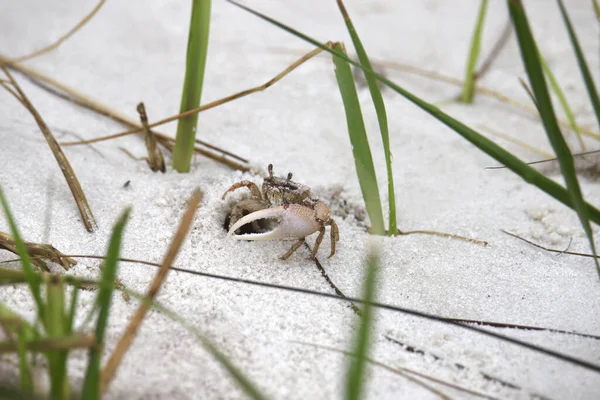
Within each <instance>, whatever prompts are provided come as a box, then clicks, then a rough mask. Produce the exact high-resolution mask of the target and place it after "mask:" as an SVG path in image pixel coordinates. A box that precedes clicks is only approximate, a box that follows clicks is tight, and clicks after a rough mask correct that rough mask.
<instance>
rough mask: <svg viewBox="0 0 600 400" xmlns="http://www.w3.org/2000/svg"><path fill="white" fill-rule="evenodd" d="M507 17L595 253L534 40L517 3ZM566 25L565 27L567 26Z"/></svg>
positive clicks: (599, 267) (510, 0)
mask: <svg viewBox="0 0 600 400" xmlns="http://www.w3.org/2000/svg"><path fill="white" fill-rule="evenodd" d="M508 6H509V10H510V16H511V19H512V21H513V25H514V27H515V31H516V35H517V41H518V43H519V48H520V50H521V58H522V59H523V64H524V65H525V69H526V71H527V76H528V77H529V83H530V85H531V90H532V92H533V96H534V99H535V104H536V107H537V109H538V111H539V113H540V116H541V117H542V124H543V125H544V129H545V131H546V135H547V136H548V139H549V141H550V144H551V145H552V148H553V149H554V153H555V154H556V157H557V159H558V162H559V165H560V171H561V173H562V175H563V178H564V179H565V182H566V184H567V192H568V194H569V197H570V198H571V204H572V205H573V209H574V210H575V211H576V212H577V215H578V216H579V220H580V221H581V225H582V226H583V230H584V231H585V233H586V235H587V237H588V240H589V242H590V248H591V249H592V253H593V254H594V255H595V254H596V246H595V244H594V234H593V232H592V226H591V225H590V217H589V212H588V209H587V207H586V203H585V200H584V199H583V194H582V193H581V188H580V186H579V180H578V179H577V173H576V171H575V163H574V161H573V155H572V154H571V151H570V150H569V146H567V142H566V141H565V139H564V137H563V135H562V132H561V130H560V127H559V126H558V122H557V120H556V115H555V114H554V107H553V106H552V100H551V99H550V93H549V92H548V87H547V86H546V80H545V78H544V72H543V69H542V62H541V61H540V55H539V54H540V53H539V51H538V48H537V45H536V42H535V39H534V38H533V34H532V33H531V30H530V28H529V22H528V19H527V14H526V12H525V9H524V7H523V5H522V3H521V1H520V0H508ZM567 25H568V24H567ZM594 262H595V263H596V269H597V270H598V274H599V276H600V265H599V264H598V259H597V258H596V257H594Z"/></svg>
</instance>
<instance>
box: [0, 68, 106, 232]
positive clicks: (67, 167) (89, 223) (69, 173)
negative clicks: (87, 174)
mask: <svg viewBox="0 0 600 400" xmlns="http://www.w3.org/2000/svg"><path fill="white" fill-rule="evenodd" d="M1 68H2V70H3V71H4V73H5V74H6V76H7V77H8V79H9V80H8V82H9V84H10V86H11V88H12V89H14V91H10V90H9V92H10V93H11V94H12V95H13V96H15V97H16V99H17V100H19V102H20V103H21V104H22V105H23V106H24V107H25V108H26V109H27V111H29V113H30V114H31V115H32V116H33V118H34V119H35V122H36V123H37V124H38V126H39V128H40V130H41V131H42V133H43V134H44V138H46V141H47V142H48V146H50V149H51V150H52V153H53V154H54V158H56V162H58V165H59V166H60V170H61V171H62V173H63V175H64V177H65V180H66V181H67V184H68V185H69V189H71V193H72V194H73V197H74V198H75V203H77V208H78V209H79V213H80V214H81V220H82V221H83V224H84V225H85V228H86V229H87V231H88V232H93V231H94V229H95V227H96V220H95V219H94V214H93V213H92V209H91V208H90V205H89V204H88V202H87V199H86V197H85V194H84V193H83V189H82V188H81V185H80V184H79V180H78V179H77V175H75V171H73V168H72V167H71V164H70V163H69V160H68V159H67V156H65V153H63V151H62V149H61V147H60V145H59V144H58V142H57V141H56V139H55V138H54V135H53V134H52V132H51V131H50V128H48V125H46V123H45V122H44V120H43V119H42V117H41V116H40V114H39V113H38V111H37V110H36V108H35V107H34V106H33V104H31V102H30V101H29V99H28V98H27V96H26V95H25V93H24V92H23V91H22V90H21V87H20V86H19V84H18V83H17V82H16V81H15V80H14V78H13V77H12V75H11V74H10V72H9V71H8V69H6V67H4V66H2V67H1ZM2 83H3V84H2V86H3V87H4V88H5V89H7V90H8V87H9V86H8V84H6V83H4V82H2Z"/></svg>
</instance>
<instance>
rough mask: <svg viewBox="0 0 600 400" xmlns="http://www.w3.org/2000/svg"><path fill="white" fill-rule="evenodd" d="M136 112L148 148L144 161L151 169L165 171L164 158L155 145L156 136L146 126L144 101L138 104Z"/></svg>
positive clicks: (146, 117) (146, 118) (146, 116)
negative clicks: (138, 115)
mask: <svg viewBox="0 0 600 400" xmlns="http://www.w3.org/2000/svg"><path fill="white" fill-rule="evenodd" d="M137 112H138V113H139V114H140V122H141V123H142V128H143V131H142V132H143V134H144V140H145V142H146V149H147V150H148V158H146V162H147V163H148V166H150V169H151V170H152V171H154V172H156V171H160V172H165V171H166V168H165V159H164V158H163V154H162V153H161V151H160V149H159V148H158V146H157V145H156V137H155V136H154V132H152V131H151V130H150V127H149V126H148V115H147V114H146V107H145V106H144V103H140V104H138V106H137Z"/></svg>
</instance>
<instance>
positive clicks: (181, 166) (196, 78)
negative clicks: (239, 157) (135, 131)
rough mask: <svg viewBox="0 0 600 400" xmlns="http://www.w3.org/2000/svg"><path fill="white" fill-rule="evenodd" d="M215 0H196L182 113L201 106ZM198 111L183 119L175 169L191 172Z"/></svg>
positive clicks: (177, 139)
mask: <svg viewBox="0 0 600 400" xmlns="http://www.w3.org/2000/svg"><path fill="white" fill-rule="evenodd" d="M210 3H211V0H193V1H192V18H191V22H190V32H189V37H188V48H187V56H186V67H185V78H184V81H183V94H182V95H181V107H180V109H179V112H184V111H187V110H190V109H192V108H197V107H198V106H199V105H200V97H201V94H202V83H203V81H204V68H205V66H206V53H207V51H208V32H209V27H210ZM197 124H198V114H193V115H190V116H189V117H185V118H182V119H180V120H179V122H178V124H177V137H176V139H175V149H174V151H173V168H175V169H176V170H177V171H179V172H188V171H189V170H190V163H191V161H192V156H193V155H194V141H195V139H196V126H197Z"/></svg>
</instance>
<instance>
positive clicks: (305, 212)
mask: <svg viewBox="0 0 600 400" xmlns="http://www.w3.org/2000/svg"><path fill="white" fill-rule="evenodd" d="M268 171H269V176H268V177H267V178H265V179H264V181H263V183H262V191H261V190H260V189H259V188H258V186H257V185H256V184H255V183H254V182H251V181H240V182H237V183H234V184H233V185H232V186H231V187H230V188H229V189H227V191H226V192H225V193H223V196H222V198H221V199H222V200H225V197H226V196H227V193H230V192H233V191H235V190H237V189H239V188H241V187H246V188H248V189H249V190H250V192H251V194H252V197H250V198H246V199H243V200H241V201H239V202H238V203H237V204H235V205H234V206H233V209H232V210H231V214H230V215H229V224H228V225H229V226H228V228H229V232H228V233H227V236H228V237H230V236H233V238H234V239H237V240H274V239H298V241H297V242H296V243H294V244H293V245H292V247H290V249H289V250H288V251H287V252H286V253H285V254H284V255H283V256H281V257H280V258H281V259H282V260H287V259H288V258H289V257H290V256H291V255H292V254H293V253H294V252H295V251H296V250H298V248H299V247H300V246H302V244H303V243H304V241H305V240H306V237H307V236H310V235H312V234H313V233H315V232H319V236H317V240H316V241H315V246H314V248H313V250H312V254H311V257H310V258H311V259H314V258H315V257H316V255H317V252H318V251H319V246H320V245H321V241H322V240H323V237H324V236H325V228H326V227H327V226H330V227H331V228H330V234H331V253H330V254H329V257H331V256H333V255H334V254H335V243H336V242H337V241H338V240H340V236H339V230H338V227H337V225H336V223H335V221H334V220H333V219H332V218H331V216H330V215H329V207H328V206H327V204H325V203H324V202H323V201H321V200H319V199H317V198H315V197H313V196H312V193H311V191H310V188H309V187H308V186H306V185H302V184H300V183H297V182H294V181H292V173H291V172H290V173H289V174H288V176H287V178H278V177H276V176H274V175H273V164H269V167H268ZM273 220H275V221H276V222H277V224H276V226H275V228H274V229H272V230H269V228H270V227H272V224H271V225H270V224H269V223H268V222H269V221H273ZM246 224H251V225H250V226H251V229H250V230H248V229H244V231H245V232H249V233H247V234H241V233H242V229H240V228H242V227H243V226H244V225H246Z"/></svg>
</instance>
